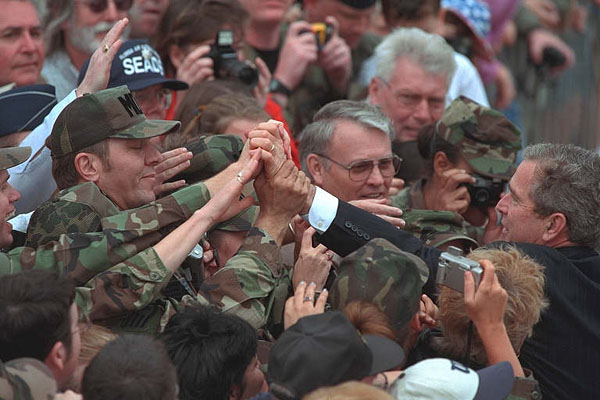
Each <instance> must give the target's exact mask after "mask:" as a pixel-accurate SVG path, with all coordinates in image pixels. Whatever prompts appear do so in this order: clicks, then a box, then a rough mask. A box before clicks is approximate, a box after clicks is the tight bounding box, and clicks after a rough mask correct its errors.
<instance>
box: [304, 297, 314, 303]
mask: <svg viewBox="0 0 600 400" xmlns="http://www.w3.org/2000/svg"><path fill="white" fill-rule="evenodd" d="M307 301H313V299H312V297H310V296H306V297H305V298H304V302H307Z"/></svg>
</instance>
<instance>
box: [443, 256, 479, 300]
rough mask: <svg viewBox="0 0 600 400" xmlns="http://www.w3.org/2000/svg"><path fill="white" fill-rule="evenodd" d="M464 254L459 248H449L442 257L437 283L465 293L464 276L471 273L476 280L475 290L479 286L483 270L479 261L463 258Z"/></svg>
mask: <svg viewBox="0 0 600 400" xmlns="http://www.w3.org/2000/svg"><path fill="white" fill-rule="evenodd" d="M462 254H463V253H462V250H461V249H459V248H458V247H454V246H449V247H448V251H446V252H443V253H442V254H441V255H440V259H439V261H438V270H437V275H436V277H435V283H437V284H438V285H443V286H447V287H449V288H450V289H453V290H456V291H457V292H461V293H464V291H465V281H464V274H465V271H471V273H472V274H473V278H474V279H475V288H477V287H478V286H479V282H480V281H481V276H482V275H483V268H481V265H479V263H478V262H477V261H473V260H470V259H468V258H466V257H463V255H462Z"/></svg>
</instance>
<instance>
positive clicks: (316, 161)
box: [306, 153, 325, 186]
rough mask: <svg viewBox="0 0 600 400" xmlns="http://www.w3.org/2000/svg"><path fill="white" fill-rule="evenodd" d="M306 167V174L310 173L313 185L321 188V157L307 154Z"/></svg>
mask: <svg viewBox="0 0 600 400" xmlns="http://www.w3.org/2000/svg"><path fill="white" fill-rule="evenodd" d="M306 166H307V167H308V172H310V174H311V175H312V177H313V181H314V182H313V183H314V184H315V185H317V186H321V185H322V184H323V173H324V172H325V168H324V167H323V163H322V162H321V157H319V156H318V155H316V154H314V153H311V154H309V155H308V156H306Z"/></svg>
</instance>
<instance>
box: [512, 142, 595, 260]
mask: <svg viewBox="0 0 600 400" xmlns="http://www.w3.org/2000/svg"><path fill="white" fill-rule="evenodd" d="M523 159H524V160H528V161H533V162H535V163H536V168H535V175H534V182H533V184H532V186H531V189H530V191H529V194H530V196H531V198H532V200H533V204H534V207H535V212H536V213H538V214H539V215H542V216H547V215H550V214H552V213H555V212H559V213H562V214H564V215H565V217H566V219H567V227H568V238H569V240H570V241H571V242H573V243H575V244H578V245H583V246H589V247H592V248H597V247H598V245H599V244H600V213H599V212H598V210H600V155H598V154H596V153H595V152H593V151H591V150H586V149H584V148H581V147H578V146H574V145H571V144H549V143H545V144H537V145H533V146H529V147H527V148H525V150H524V151H523Z"/></svg>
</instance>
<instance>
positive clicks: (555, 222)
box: [542, 213, 568, 243]
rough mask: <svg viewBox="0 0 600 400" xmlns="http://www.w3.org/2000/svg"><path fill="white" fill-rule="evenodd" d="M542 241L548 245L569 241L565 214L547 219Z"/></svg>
mask: <svg viewBox="0 0 600 400" xmlns="http://www.w3.org/2000/svg"><path fill="white" fill-rule="evenodd" d="M545 224H546V226H545V228H546V229H544V233H543V234H542V240H543V241H544V242H546V243H548V242H553V241H557V240H563V239H568V226H567V217H565V215H564V214H563V213H554V214H551V215H550V216H549V217H547V218H546V221H545Z"/></svg>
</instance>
